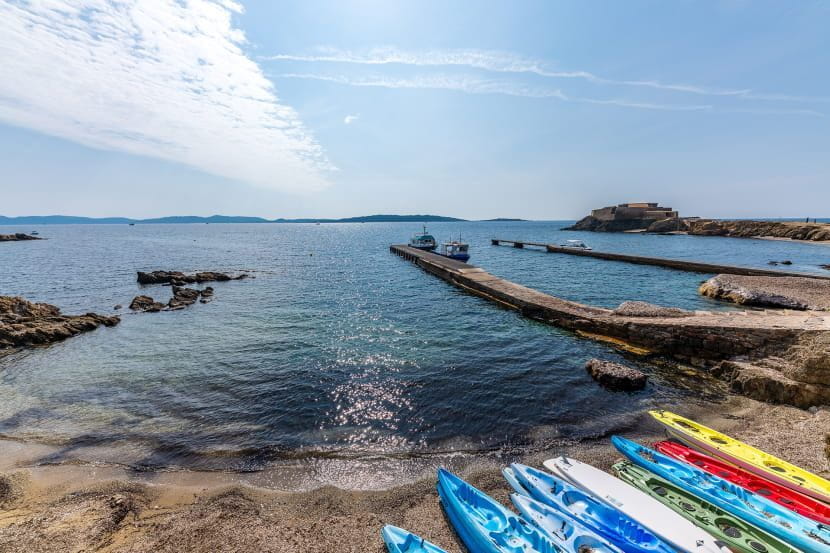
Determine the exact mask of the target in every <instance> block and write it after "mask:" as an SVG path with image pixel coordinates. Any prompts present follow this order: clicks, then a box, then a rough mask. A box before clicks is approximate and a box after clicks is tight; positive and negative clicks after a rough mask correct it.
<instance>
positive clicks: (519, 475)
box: [505, 463, 675, 553]
mask: <svg viewBox="0 0 830 553" xmlns="http://www.w3.org/2000/svg"><path fill="white" fill-rule="evenodd" d="M506 471H510V472H511V473H512V474H513V476H514V478H515V480H517V481H518V482H519V483H520V484H521V485H522V487H523V488H524V489H525V490H528V492H529V495H530V496H531V497H533V498H534V499H537V500H539V501H541V502H542V503H545V504H547V505H549V506H551V507H553V508H555V509H557V510H559V511H561V512H562V513H563V514H564V515H566V516H567V517H569V518H570V519H571V520H575V521H577V522H578V523H579V524H581V525H584V526H586V527H588V528H589V529H591V530H592V531H593V532H595V533H596V534H598V535H599V536H600V537H601V538H603V539H605V540H606V541H608V542H609V543H611V544H612V545H614V546H616V547H617V548H619V549H621V550H622V551H625V552H626V553H674V551H675V550H674V548H673V547H671V546H670V545H669V544H667V543H666V542H664V541H663V540H661V539H660V538H658V537H657V535H655V534H654V532H652V531H651V530H649V529H648V528H646V527H644V526H643V525H641V524H640V523H639V522H637V521H636V520H634V519H632V518H631V517H628V516H626V515H625V514H623V513H622V512H620V511H618V510H617V509H615V508H613V507H609V506H608V505H606V504H605V503H602V502H601V501H600V500H598V499H597V498H596V497H594V496H593V495H591V494H589V493H588V492H586V491H584V490H581V489H579V488H577V487H575V486H573V485H571V484H568V483H567V482H565V481H563V480H560V479H559V478H556V477H555V476H553V475H552V474H548V473H547V472H544V471H541V470H536V469H534V468H531V467H528V466H526V465H520V464H518V463H514V464H512V465H510V468H508V469H505V472H506ZM509 481H510V480H509V479H508V482H509Z"/></svg>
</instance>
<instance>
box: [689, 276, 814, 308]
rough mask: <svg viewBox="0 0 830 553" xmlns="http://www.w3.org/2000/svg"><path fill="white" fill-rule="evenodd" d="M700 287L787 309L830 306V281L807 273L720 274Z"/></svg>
mask: <svg viewBox="0 0 830 553" xmlns="http://www.w3.org/2000/svg"><path fill="white" fill-rule="evenodd" d="M698 291H699V292H700V293H701V294H702V295H704V296H708V297H710V298H715V299H719V300H725V301H731V302H733V303H737V304H740V305H752V306H758V307H778V308H784V309H798V310H805V309H814V310H827V309H830V281H827V280H822V279H818V278H807V277H769V276H743V275H717V276H715V277H712V278H710V279H709V280H707V281H706V282H704V283H703V284H701V285H700V288H699V289H698Z"/></svg>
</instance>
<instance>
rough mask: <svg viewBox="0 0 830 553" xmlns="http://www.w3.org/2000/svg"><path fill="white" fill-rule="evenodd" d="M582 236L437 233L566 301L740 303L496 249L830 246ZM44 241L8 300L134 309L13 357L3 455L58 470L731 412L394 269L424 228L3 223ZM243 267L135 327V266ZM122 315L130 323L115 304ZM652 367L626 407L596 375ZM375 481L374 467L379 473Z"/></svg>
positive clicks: (346, 473)
mask: <svg viewBox="0 0 830 553" xmlns="http://www.w3.org/2000/svg"><path fill="white" fill-rule="evenodd" d="M567 224H569V222H568V221H551V222H510V221H505V222H452V223H432V224H429V225H428V229H429V231H430V232H431V233H432V234H434V235H435V236H436V237H437V239H438V240H439V241H442V240H449V239H458V238H459V237H460V238H462V239H463V240H465V241H467V242H469V243H470V251H471V255H472V258H471V260H470V263H471V264H474V265H477V266H480V267H482V268H484V269H485V270H487V271H489V272H491V273H493V274H495V275H498V276H500V277H503V278H506V279H509V280H512V281H515V282H517V283H520V284H523V285H525V286H529V287H532V288H536V289H539V290H541V291H544V292H547V293H549V294H553V295H556V296H559V297H562V298H565V299H569V300H574V301H578V302H583V303H586V304H590V305H597V306H603V307H615V306H617V305H619V304H620V303H621V302H623V301H627V300H644V301H648V302H651V303H656V304H659V305H665V306H678V307H682V308H685V309H696V310H723V309H738V307H736V306H733V305H730V304H726V303H723V302H718V301H714V300H710V299H707V298H704V297H701V296H700V295H699V294H698V293H697V288H698V286H699V284H700V283H701V282H702V281H703V280H705V279H706V278H708V277H709V276H711V275H702V274H696V273H688V272H682V271H676V270H670V269H664V268H659V267H651V266H644V265H632V264H627V263H621V262H611V261H602V260H596V259H591V258H583V257H576V256H567V255H558V254H550V253H546V252H544V251H539V250H532V249H529V248H528V249H524V250H521V249H514V248H511V247H505V246H492V245H491V243H490V240H491V238H495V237H498V238H503V239H518V240H527V241H539V242H547V243H561V242H563V241H564V240H567V239H582V240H584V241H585V242H586V243H587V244H589V245H590V246H592V247H593V248H594V249H596V250H601V251H612V252H622V253H631V254H641V255H648V256H660V257H668V258H677V259H694V260H700V261H706V262H712V263H725V264H734V265H745V266H752V267H764V268H766V267H768V263H769V262H770V261H784V260H788V261H791V262H792V265H790V266H788V267H786V268H787V269H788V270H792V271H801V272H805V273H820V272H822V269H820V268H819V267H818V265H819V264H822V263H828V262H830V248H828V247H827V246H825V245H818V244H810V243H795V242H786V241H773V240H760V239H737V238H723V237H696V236H662V235H643V234H602V233H588V232H567V231H562V230H561V228H562V227H563V226H566V225H567ZM31 230H38V231H39V234H40V236H41V237H42V238H45V240H40V241H31V242H9V243H2V244H0V294H2V295H19V296H23V297H25V298H27V299H29V300H31V301H38V302H48V303H51V304H54V305H56V306H58V307H60V308H61V309H62V311H63V312H64V313H67V314H76V313H85V312H90V311H93V312H97V313H103V314H119V315H121V323H120V324H119V325H117V326H115V327H112V328H103V327H102V328H100V329H98V330H96V331H93V332H89V333H86V334H83V335H80V336H78V337H75V338H71V339H69V340H66V341H64V342H61V343H58V344H54V345H52V346H49V347H43V348H35V349H28V350H22V351H14V352H10V353H8V352H7V353H6V354H4V355H2V356H0V439H2V440H4V441H5V442H4V441H0V448H2V443H26V444H39V445H44V446H48V447H49V454H48V455H45V456H44V457H43V458H42V459H40V460H39V462H42V463H44V464H62V463H71V464H93V465H94V464H100V465H107V464H113V465H118V466H123V467H128V468H129V469H130V470H136V471H145V472H153V471H175V470H181V471H199V470H202V471H224V472H230V473H234V472H239V473H246V472H257V471H272V472H273V471H275V470H277V469H280V468H286V470H288V469H291V470H295V471H296V470H300V469H302V468H303V467H319V466H321V465H320V464H321V463H329V464H333V465H336V466H338V467H339V469H338V476H337V478H334V477H332V478H333V480H332V481H333V482H334V483H336V484H338V485H345V486H347V487H349V486H350V487H358V488H359V487H371V486H370V484H369V483H367V482H366V481H365V478H369V476H366V477H365V478H363V477H361V476H360V474H361V471H360V470H357V469H354V467H359V466H364V465H367V464H371V463H373V462H374V463H381V464H382V465H384V466H391V465H394V464H396V463H398V464H405V465H406V466H408V467H409V469H408V470H410V471H411V472H412V474H417V473H418V471H419V470H422V469H423V467H426V466H430V467H432V466H435V465H437V464H442V463H446V462H448V460H452V459H456V460H457V459H459V458H461V459H464V458H468V457H476V456H487V455H511V454H522V453H524V452H529V451H534V450H543V449H549V448H551V447H555V446H556V444H562V443H573V442H579V441H581V440H591V439H597V438H599V437H603V436H607V435H609V434H610V433H613V432H617V431H620V430H624V429H626V428H630V427H631V426H633V425H636V424H637V421H639V420H642V418H643V413H644V412H645V411H646V410H648V409H651V408H655V407H660V406H667V405H678V404H679V405H682V404H684V403H701V402H718V401H726V400H728V392H727V391H726V390H725V389H724V388H723V387H722V386H719V385H718V383H716V382H714V381H712V380H711V379H708V378H706V377H705V375H703V374H699V373H697V372H695V371H694V370H693V369H688V368H684V369H683V370H677V369H676V368H673V367H671V366H667V365H666V364H662V363H657V364H655V363H649V362H644V361H642V360H639V359H637V358H634V357H628V356H626V354H624V353H621V352H619V351H617V350H614V349H612V348H611V347H609V346H607V345H605V344H602V343H598V342H595V341H592V340H589V339H585V338H581V337H579V336H577V335H575V334H573V333H571V332H568V331H564V330H561V329H557V328H555V327H552V326H549V325H546V324H542V323H539V322H536V321H533V320H529V319H526V318H524V317H522V316H521V315H520V314H518V313H516V312H514V311H512V310H509V309H505V308H503V307H500V306H499V305H496V304H493V303H490V302H488V301H486V300H484V299H481V298H479V297H476V296H472V295H470V294H468V293H466V292H464V291H462V290H460V289H457V288H455V287H453V286H451V285H450V284H448V283H446V282H444V281H442V280H440V279H438V278H436V277H434V276H432V275H430V274H428V273H426V272H424V271H422V270H421V269H419V268H418V267H416V266H415V265H413V264H412V263H410V262H408V261H405V260H403V259H402V258H400V257H398V256H396V255H393V254H391V253H390V251H389V246H390V244H398V243H405V242H406V241H407V240H408V239H409V238H410V236H411V235H412V234H414V233H415V232H418V231H420V230H421V225H420V224H413V223H365V224H361V223H348V224H346V223H343V224H340V223H337V224H321V225H315V224H210V225H206V224H170V225H160V224H159V225H154V224H138V225H135V226H127V225H44V226H40V227H37V228H36V229H34V228H33V229H30V228H28V227H26V228H25V229H24V228H21V227H19V226H14V227H0V233H8V232H21V231H26V232H29V231H31ZM158 269H163V270H180V271H199V270H215V271H225V272H230V273H241V272H245V273H248V274H250V275H251V276H252V277H253V278H249V279H246V280H239V281H232V282H218V283H211V285H212V286H213V287H214V289H215V298H214V299H213V301H211V302H210V303H206V304H199V303H197V304H195V305H192V306H190V307H188V308H186V309H184V310H180V311H170V312H160V313H132V312H130V310H129V309H127V308H126V306H128V305H129V303H130V301H131V299H132V298H133V297H134V296H137V295H140V294H144V295H150V296H152V297H153V298H155V299H157V300H159V301H162V302H166V301H167V300H168V299H169V298H170V295H171V290H170V288H169V287H165V286H160V285H153V286H142V285H139V284H138V283H137V282H136V271H151V270H158ZM116 306H123V307H120V308H118V307H116ZM594 357H597V358H601V359H608V360H613V361H619V362H623V363H627V364H629V365H632V366H636V367H639V368H640V369H641V370H643V371H645V372H646V373H648V374H649V376H650V380H649V385H648V387H647V388H646V389H645V390H644V391H642V392H637V393H614V392H610V391H607V390H605V389H603V388H601V387H600V386H598V385H597V384H596V383H595V382H594V381H593V380H592V379H591V378H590V377H589V375H588V374H587V373H586V371H585V369H584V364H585V362H586V361H587V360H588V359H591V358H594ZM367 474H368V473H367Z"/></svg>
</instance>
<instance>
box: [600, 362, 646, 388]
mask: <svg viewBox="0 0 830 553" xmlns="http://www.w3.org/2000/svg"><path fill="white" fill-rule="evenodd" d="M585 370H586V371H588V374H590V375H591V378H593V379H594V380H596V381H597V382H599V383H600V384H601V385H602V386H604V387H606V388H608V389H610V390H615V391H624V392H633V391H636V390H642V389H643V388H645V386H646V381H647V380H648V377H647V376H646V375H645V374H643V373H642V372H640V371H638V370H637V369H633V368H631V367H626V366H625V365H620V364H619V363H612V362H611V361H603V360H601V359H591V360H589V361H588V362H587V363H585Z"/></svg>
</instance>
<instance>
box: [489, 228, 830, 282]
mask: <svg viewBox="0 0 830 553" xmlns="http://www.w3.org/2000/svg"><path fill="white" fill-rule="evenodd" d="M491 243H492V244H493V245H494V246H499V245H502V244H506V245H509V246H512V247H514V248H519V249H522V248H524V247H526V246H531V247H537V248H542V249H544V250H546V251H548V252H550V253H564V254H568V255H579V256H582V257H593V258H596V259H606V260H608V261H622V262H625V263H636V264H638V265H656V266H658V267H666V268H669V269H676V270H678V271H689V272H693V273H707V274H721V273H723V274H729V275H747V276H774V277H806V278H818V279H822V280H830V276H827V275H816V274H812V273H799V272H795V271H776V270H773V269H756V268H754V267H738V266H735V265H718V264H713V263H701V262H699V261H687V260H685V259H666V258H663V257H645V256H641V255H629V254H623V253H611V252H598V251H594V250H580V249H576V248H563V247H561V246H557V245H554V244H544V243H541V242H527V241H524V240H503V239H501V238H493V239H492V240H491Z"/></svg>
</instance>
